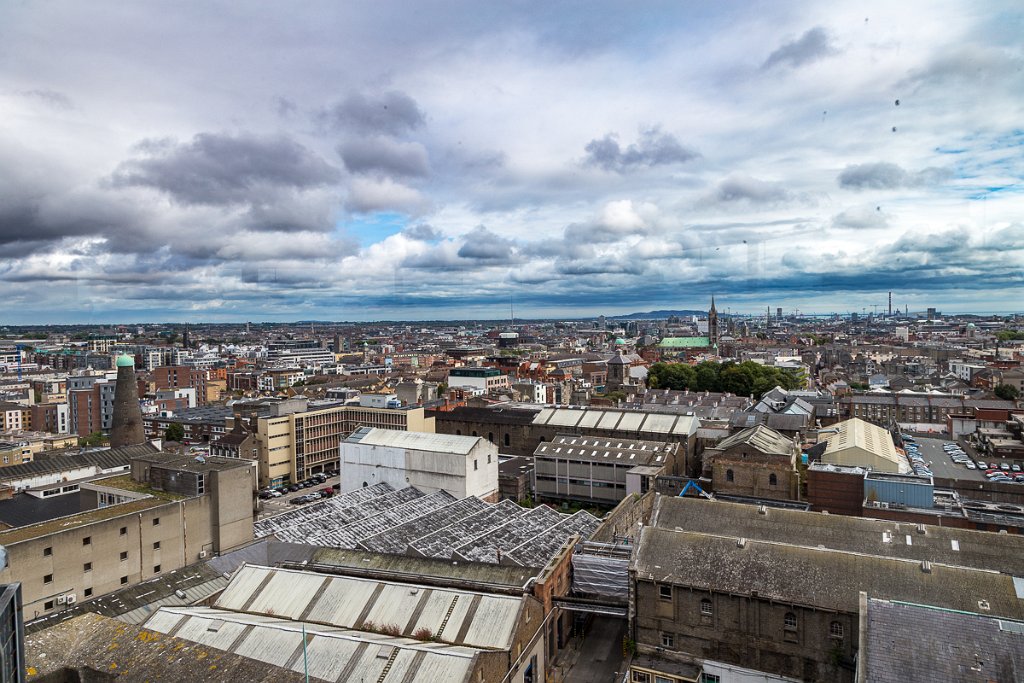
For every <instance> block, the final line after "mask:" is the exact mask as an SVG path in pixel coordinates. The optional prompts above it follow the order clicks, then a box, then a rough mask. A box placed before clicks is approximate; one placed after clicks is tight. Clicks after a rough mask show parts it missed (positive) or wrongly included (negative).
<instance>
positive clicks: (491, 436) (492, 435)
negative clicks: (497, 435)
mask: <svg viewBox="0 0 1024 683" xmlns="http://www.w3.org/2000/svg"><path fill="white" fill-rule="evenodd" d="M487 440H488V441H490V442H491V443H494V432H487Z"/></svg>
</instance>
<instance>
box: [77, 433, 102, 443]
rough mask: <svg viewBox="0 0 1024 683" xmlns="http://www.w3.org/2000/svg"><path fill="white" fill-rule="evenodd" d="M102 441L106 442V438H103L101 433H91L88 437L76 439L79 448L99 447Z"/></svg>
mask: <svg viewBox="0 0 1024 683" xmlns="http://www.w3.org/2000/svg"><path fill="white" fill-rule="evenodd" d="M104 441H106V437H105V436H103V432H93V433H92V434H90V435H89V436H83V437H81V438H79V439H78V445H79V446H99V445H101V444H102V443H103V442H104Z"/></svg>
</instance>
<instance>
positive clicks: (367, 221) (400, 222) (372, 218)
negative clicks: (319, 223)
mask: <svg viewBox="0 0 1024 683" xmlns="http://www.w3.org/2000/svg"><path fill="white" fill-rule="evenodd" d="M338 227H340V228H343V229H344V230H345V231H346V232H348V234H349V235H351V236H352V237H353V238H354V239H356V240H358V241H359V245H360V246H361V247H364V248H365V247H368V246H370V245H371V244H376V243H377V242H380V241H381V240H384V239H386V238H388V237H391V236H392V235H395V234H398V233H400V232H402V231H403V230H405V229H406V228H407V227H409V217H408V216H406V215H405V214H402V213H398V212H395V211H375V212H373V213H368V214H356V215H354V216H352V217H351V218H349V219H348V220H343V221H340V222H339V223H338Z"/></svg>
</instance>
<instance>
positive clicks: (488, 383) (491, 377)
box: [448, 367, 509, 393]
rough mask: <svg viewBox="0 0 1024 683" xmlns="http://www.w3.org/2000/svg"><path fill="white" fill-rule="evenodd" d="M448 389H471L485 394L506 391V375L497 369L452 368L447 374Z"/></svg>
mask: <svg viewBox="0 0 1024 683" xmlns="http://www.w3.org/2000/svg"><path fill="white" fill-rule="evenodd" d="M448 386H449V387H471V388H473V389H477V390H480V391H483V392H484V393H487V392H489V391H502V390H504V391H508V389H509V384H508V375H504V374H502V373H501V371H500V370H498V369H497V368H475V367H471V368H452V370H451V371H450V372H449V373H448Z"/></svg>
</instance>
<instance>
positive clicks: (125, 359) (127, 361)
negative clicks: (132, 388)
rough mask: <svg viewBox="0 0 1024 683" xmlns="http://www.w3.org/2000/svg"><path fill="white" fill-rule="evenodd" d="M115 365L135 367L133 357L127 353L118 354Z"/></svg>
mask: <svg viewBox="0 0 1024 683" xmlns="http://www.w3.org/2000/svg"><path fill="white" fill-rule="evenodd" d="M116 365H117V367H119V368H131V367H135V359H134V358H132V357H131V356H128V355H123V356H118V357H117V361H116Z"/></svg>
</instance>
